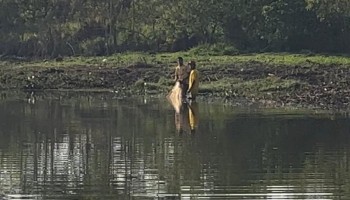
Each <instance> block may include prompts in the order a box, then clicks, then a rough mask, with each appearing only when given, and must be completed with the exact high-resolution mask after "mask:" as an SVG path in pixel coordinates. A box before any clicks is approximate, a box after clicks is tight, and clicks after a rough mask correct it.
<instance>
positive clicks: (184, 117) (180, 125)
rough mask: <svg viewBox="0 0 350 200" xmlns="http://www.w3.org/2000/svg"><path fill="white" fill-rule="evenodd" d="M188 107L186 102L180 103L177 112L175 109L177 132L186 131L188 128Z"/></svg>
mask: <svg viewBox="0 0 350 200" xmlns="http://www.w3.org/2000/svg"><path fill="white" fill-rule="evenodd" d="M188 113H189V109H188V106H187V104H182V105H181V107H180V109H179V112H176V111H175V128H176V132H177V133H178V134H182V133H184V132H188V131H189V130H190V129H189V123H188V121H189V119H188Z"/></svg>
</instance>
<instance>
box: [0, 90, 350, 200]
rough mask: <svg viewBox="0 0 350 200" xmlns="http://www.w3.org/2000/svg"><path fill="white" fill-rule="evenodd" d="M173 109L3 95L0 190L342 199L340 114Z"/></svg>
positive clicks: (344, 137)
mask: <svg viewBox="0 0 350 200" xmlns="http://www.w3.org/2000/svg"><path fill="white" fill-rule="evenodd" d="M28 99H31V100H30V101H28ZM33 99H34V101H33ZM174 108H175V107H171V105H169V103H168V102H167V101H166V99H153V98H139V99H130V98H119V97H115V96H113V95H112V94H92V93H81V94H76V93H74V94H70V93H63V94H60V95H56V94H49V93H47V94H45V95H43V96H40V95H32V94H30V95H25V96H11V95H9V96H6V97H2V98H1V100H0V137H1V140H0V195H2V197H3V198H7V199H10V198H12V199H20V198H25V199H199V198H204V199H348V198H350V184H349V183H350V174H349V168H350V164H349V160H350V156H349V155H350V137H349V130H350V124H349V118H348V117H346V116H342V115H337V114H335V115H332V116H329V115H327V114H319V113H315V112H308V113H289V114H286V113H283V112H277V113H276V112H273V111H271V110H267V111H255V110H253V111H252V109H251V108H234V107H228V106H224V105H220V104H210V105H209V104H206V103H204V102H200V105H198V104H197V103H195V102H192V103H188V104H182V105H181V106H180V107H179V109H178V110H177V109H174ZM199 114H200V120H199ZM174 121H175V123H174ZM199 121H200V123H199ZM174 132H176V133H179V132H181V133H186V134H181V135H179V134H176V133H175V134H174ZM187 133H188V134H187ZM194 133H195V135H196V137H194V138H192V137H191V138H188V137H186V135H193V134H194Z"/></svg>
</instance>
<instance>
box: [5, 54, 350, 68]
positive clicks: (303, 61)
mask: <svg viewBox="0 0 350 200" xmlns="http://www.w3.org/2000/svg"><path fill="white" fill-rule="evenodd" d="M179 56H181V57H183V58H184V60H185V61H189V60H195V61H197V63H198V66H200V67H204V68H205V67H208V66H211V67H212V66H215V65H226V64H232V63H250V62H259V63H264V64H268V65H276V66H283V65H294V66H295V65H305V66H309V65H310V63H311V64H323V65H331V64H336V65H350V57H348V56H331V55H310V54H291V53H260V54H243V55H217V54H216V53H210V52H207V54H206V53H203V52H200V51H196V49H195V50H189V51H186V52H176V53H157V54H150V53H144V52H126V53H121V54H114V55H111V56H102V57H66V58H64V61H63V62H56V61H55V60H34V61H28V62H8V61H0V66H1V68H7V69H8V68H20V67H29V68H32V67H70V66H89V67H97V68H98V67H119V66H129V65H131V64H135V63H147V64H151V65H164V66H174V65H175V64H176V59H177V57H179Z"/></svg>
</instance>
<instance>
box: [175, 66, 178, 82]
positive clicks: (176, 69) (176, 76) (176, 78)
mask: <svg viewBox="0 0 350 200" xmlns="http://www.w3.org/2000/svg"><path fill="white" fill-rule="evenodd" d="M174 80H175V82H176V81H177V80H179V69H178V67H176V68H175V79H174Z"/></svg>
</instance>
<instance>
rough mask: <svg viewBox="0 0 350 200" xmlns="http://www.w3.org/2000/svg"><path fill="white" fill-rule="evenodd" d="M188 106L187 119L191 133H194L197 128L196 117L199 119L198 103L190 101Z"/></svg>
mask: <svg viewBox="0 0 350 200" xmlns="http://www.w3.org/2000/svg"><path fill="white" fill-rule="evenodd" d="M188 108H189V109H188V119H189V125H190V130H191V134H195V133H196V130H197V128H198V119H199V116H198V115H199V110H198V103H197V102H191V103H190V104H188Z"/></svg>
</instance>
